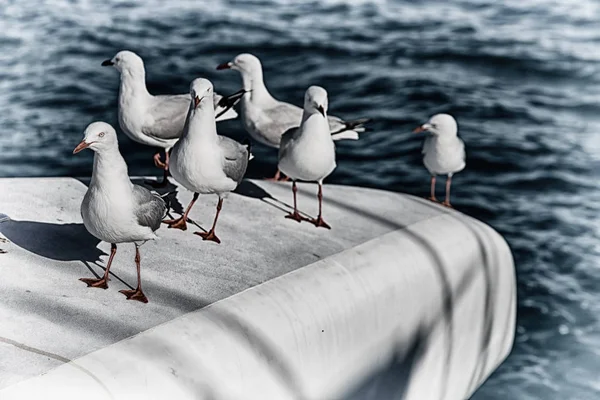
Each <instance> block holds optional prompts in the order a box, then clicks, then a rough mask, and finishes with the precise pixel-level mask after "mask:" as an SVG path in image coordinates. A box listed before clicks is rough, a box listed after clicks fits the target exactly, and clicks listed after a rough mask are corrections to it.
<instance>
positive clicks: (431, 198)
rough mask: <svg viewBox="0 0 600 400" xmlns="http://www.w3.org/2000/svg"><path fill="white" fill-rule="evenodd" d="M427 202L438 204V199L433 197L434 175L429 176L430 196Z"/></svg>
mask: <svg viewBox="0 0 600 400" xmlns="http://www.w3.org/2000/svg"><path fill="white" fill-rule="evenodd" d="M428 200H431V201H435V202H436V203H437V202H438V199H436V197H435V175H431V195H430V196H429V197H428Z"/></svg>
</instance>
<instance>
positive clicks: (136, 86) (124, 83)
mask: <svg viewBox="0 0 600 400" xmlns="http://www.w3.org/2000/svg"><path fill="white" fill-rule="evenodd" d="M120 91H121V95H125V96H128V97H136V98H143V97H150V93H149V92H148V89H147V88H146V72H145V71H144V70H143V69H142V70H140V71H133V70H123V71H122V72H121V87H120Z"/></svg>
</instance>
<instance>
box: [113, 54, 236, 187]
mask: <svg viewBox="0 0 600 400" xmlns="http://www.w3.org/2000/svg"><path fill="white" fill-rule="evenodd" d="M102 66H105V67H106V66H113V67H115V68H116V69H117V70H118V71H119V72H120V74H121V86H120V88H119V125H120V126H121V129H122V130H123V132H125V134H126V135H127V136H129V138H131V139H132V140H134V141H136V142H138V143H142V144H145V145H148V146H154V147H160V148H163V149H164V150H165V162H164V163H163V162H162V161H161V159H160V156H161V155H160V152H158V153H156V154H155V155H154V164H155V165H156V166H157V167H158V168H162V169H163V170H164V176H163V181H162V182H161V183H160V184H157V185H156V186H164V185H166V184H167V176H168V174H169V150H170V149H171V148H172V147H173V145H174V144H175V142H176V141H177V139H179V137H180V136H181V132H182V131H183V124H184V123H185V117H186V115H187V109H188V104H189V102H190V97H189V95H188V94H181V95H163V96H153V95H151V94H150V93H149V92H148V89H147V88H146V78H145V75H146V73H145V69H144V61H143V60H142V58H141V57H140V56H138V55H137V54H135V53H134V52H131V51H127V50H123V51H120V52H118V53H117V54H116V55H115V56H114V57H113V58H112V59H110V60H105V61H104V62H102ZM242 94H243V93H242V92H237V93H235V94H233V95H231V96H229V97H223V96H220V95H218V94H215V95H214V98H213V100H214V107H215V109H216V114H217V121H224V120H227V119H233V118H236V117H237V113H236V112H235V110H234V109H233V106H234V105H235V104H236V103H237V102H238V101H239V99H240V97H241V95H242Z"/></svg>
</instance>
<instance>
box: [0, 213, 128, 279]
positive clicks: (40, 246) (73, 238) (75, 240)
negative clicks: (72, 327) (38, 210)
mask: <svg viewBox="0 0 600 400" xmlns="http://www.w3.org/2000/svg"><path fill="white" fill-rule="evenodd" d="M0 215H2V216H4V214H0ZM0 220H2V222H0V233H2V234H3V235H4V236H5V237H6V238H7V239H8V240H9V241H10V242H11V243H12V244H14V245H16V246H18V247H20V248H22V249H24V250H26V251H28V252H30V253H33V254H36V255H38V256H40V257H44V258H47V259H50V260H55V261H81V262H82V263H83V264H84V265H85V266H86V267H87V268H88V269H89V270H90V272H91V273H92V274H93V275H94V276H95V277H96V278H99V277H100V276H99V275H98V274H97V273H96V271H95V270H94V269H93V268H92V265H95V266H97V267H99V268H101V269H105V267H104V266H102V265H101V264H100V262H101V259H100V256H105V255H107V254H106V253H105V252H104V251H102V250H100V249H99V248H98V243H100V240H99V239H98V238H96V237H94V236H92V235H91V234H90V233H89V232H88V231H87V229H85V226H84V225H83V224H80V223H67V224H55V223H51V222H39V221H27V220H21V221H19V220H13V219H11V218H8V217H5V218H3V219H0ZM110 275H111V276H113V277H114V278H116V279H117V280H119V281H120V282H122V283H123V284H125V285H127V286H129V287H131V286H130V285H128V284H127V283H126V282H125V281H123V280H122V279H121V278H120V277H118V276H117V275H115V274H113V273H112V272H111V273H110Z"/></svg>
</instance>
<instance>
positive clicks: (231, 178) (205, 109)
mask: <svg viewBox="0 0 600 400" xmlns="http://www.w3.org/2000/svg"><path fill="white" fill-rule="evenodd" d="M190 95H191V99H192V100H191V102H190V105H189V111H188V116H187V119H186V124H185V129H184V130H183V135H182V136H181V139H180V140H179V141H178V142H177V143H176V144H175V146H174V147H173V151H172V154H171V174H172V175H173V178H175V180H176V181H177V182H179V183H180V184H181V185H183V187H185V188H186V189H188V190H190V191H192V192H194V198H193V200H192V201H191V202H190V204H189V205H188V207H187V208H186V210H185V213H184V214H183V216H181V217H180V218H178V219H175V220H169V221H164V222H165V223H167V224H169V228H178V229H182V230H186V229H187V225H186V220H187V216H188V213H189V212H190V210H191V209H192V206H193V205H194V203H195V202H196V200H197V199H198V195H199V194H200V193H203V194H216V195H217V196H219V202H218V204H217V213H216V215H215V219H214V222H213V225H212V228H210V231H208V232H194V233H195V234H197V235H199V236H201V237H202V238H203V239H204V240H212V241H214V242H217V243H221V241H220V240H219V238H218V237H217V235H216V234H215V227H216V225H217V219H218V218H219V213H220V212H221V207H222V205H223V199H224V198H225V197H227V195H228V194H229V192H231V191H233V190H235V188H236V187H237V186H238V185H239V184H240V182H242V179H243V177H244V174H245V173H246V168H247V167H248V159H249V156H250V149H249V148H248V146H246V145H242V144H240V143H238V142H236V141H235V140H233V139H230V138H228V137H225V136H220V135H217V125H216V122H215V108H214V106H213V101H212V98H213V85H212V83H210V81H209V80H206V79H202V78H198V79H195V80H194V81H193V82H192V83H191V85H190Z"/></svg>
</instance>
